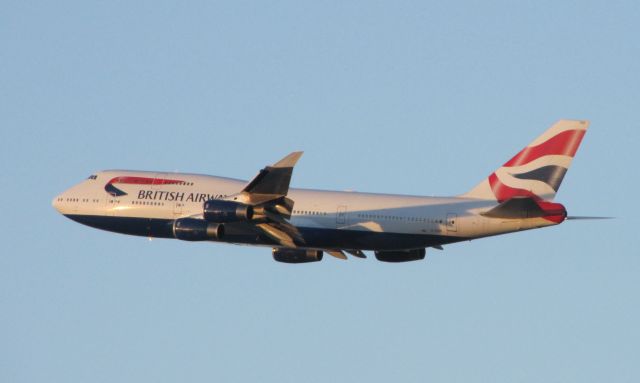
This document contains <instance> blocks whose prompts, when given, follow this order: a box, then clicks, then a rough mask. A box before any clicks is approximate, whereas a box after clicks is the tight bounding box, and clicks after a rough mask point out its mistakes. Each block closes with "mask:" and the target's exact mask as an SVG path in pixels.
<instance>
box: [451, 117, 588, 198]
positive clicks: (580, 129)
mask: <svg viewBox="0 0 640 383" xmlns="http://www.w3.org/2000/svg"><path fill="white" fill-rule="evenodd" d="M588 126H589V122H588V121H574V120H560V121H558V122H557V123H555V124H554V125H553V126H552V127H551V128H549V129H548V130H547V131H546V132H544V133H543V134H542V135H541V136H540V137H538V138H536V139H535V140H534V141H533V142H532V143H530V144H529V145H528V146H527V147H526V148H524V149H522V150H521V151H520V152H519V153H518V154H516V155H515V156H514V157H513V158H512V159H510V160H509V161H507V162H506V163H505V164H504V165H502V167H501V168H499V169H498V170H496V171H495V172H493V173H491V175H490V176H489V177H487V178H486V179H485V180H483V181H482V182H481V183H480V184H478V185H477V186H476V187H475V188H473V189H472V190H471V191H469V192H468V193H466V194H464V195H463V197H468V198H478V199H485V200H495V201H498V202H503V201H506V200H509V199H511V198H514V197H530V198H532V199H534V200H538V201H540V200H546V201H551V200H553V199H554V197H555V196H556V192H557V191H558V189H559V188H560V184H561V183H562V179H563V178H564V175H565V173H566V172H567V170H568V169H569V166H571V161H572V160H573V157H574V156H575V154H576V151H577V150H578V147H579V146H580V143H581V142H582V138H583V137H584V134H585V133H586V131H587V127H588Z"/></svg>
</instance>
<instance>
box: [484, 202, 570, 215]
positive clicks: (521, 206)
mask: <svg viewBox="0 0 640 383" xmlns="http://www.w3.org/2000/svg"><path fill="white" fill-rule="evenodd" d="M566 214H567V213H566V210H565V208H564V206H562V205H561V204H559V203H553V202H545V201H537V200H535V199H533V198H531V197H513V198H510V199H508V200H506V201H504V202H502V203H500V204H499V205H498V206H496V207H494V208H493V209H491V210H489V211H487V212H484V213H482V215H483V216H485V217H489V218H503V219H526V218H537V217H549V216H562V217H563V218H564V217H566Z"/></svg>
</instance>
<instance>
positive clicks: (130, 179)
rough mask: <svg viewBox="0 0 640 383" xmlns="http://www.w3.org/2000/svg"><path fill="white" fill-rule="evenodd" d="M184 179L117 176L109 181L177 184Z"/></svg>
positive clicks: (115, 182) (140, 183) (111, 182)
mask: <svg viewBox="0 0 640 383" xmlns="http://www.w3.org/2000/svg"><path fill="white" fill-rule="evenodd" d="M183 182H184V181H181V180H169V179H163V178H151V177H129V176H123V177H115V178H112V179H111V180H110V181H109V182H108V183H110V184H130V185H176V184H181V183H183Z"/></svg>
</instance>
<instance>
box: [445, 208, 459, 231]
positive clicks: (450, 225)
mask: <svg viewBox="0 0 640 383" xmlns="http://www.w3.org/2000/svg"><path fill="white" fill-rule="evenodd" d="M446 223H447V231H448V232H453V233H455V232H457V231H458V215H457V214H454V213H449V214H447V222H446Z"/></svg>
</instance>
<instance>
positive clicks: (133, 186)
mask: <svg viewBox="0 0 640 383" xmlns="http://www.w3.org/2000/svg"><path fill="white" fill-rule="evenodd" d="M125 178H127V179H133V180H136V179H145V180H167V179H169V180H174V181H175V180H177V181H179V182H172V183H166V184H163V183H159V182H147V183H140V184H138V183H135V181H130V182H129V183H124V182H123V183H121V184H119V183H118V181H115V182H114V183H113V186H114V187H116V188H117V191H118V192H119V193H115V194H114V193H110V192H108V190H107V189H106V188H105V185H106V184H108V183H109V182H110V180H114V179H120V180H121V179H125ZM244 185H246V182H245V181H241V180H236V179H231V178H224V177H215V176H208V175H198V174H185V173H163V172H142V171H122V170H111V171H103V172H99V173H96V174H95V175H92V176H91V177H89V179H87V180H85V181H84V182H82V183H80V184H78V185H76V186H74V187H72V188H70V189H68V190H66V191H65V192H63V193H62V194H60V195H59V196H57V197H56V198H55V199H54V200H53V205H54V207H55V208H56V209H57V210H58V211H59V212H60V213H62V214H64V215H65V216H67V217H69V218H71V219H73V220H76V221H78V222H81V223H84V224H87V225H90V226H93V227H97V228H101V229H105V230H111V231H116V232H121V233H125V234H134V235H145V236H152V237H155V236H158V237H171V235H170V230H167V229H166V227H168V225H170V224H171V222H173V221H174V220H176V219H179V218H183V217H198V218H201V217H202V213H203V204H204V202H206V201H207V200H210V199H223V198H226V197H228V196H231V195H234V194H236V193H238V192H239V191H240V190H242V188H243V186H244ZM287 197H288V198H290V199H291V200H293V201H294V202H295V204H294V207H293V212H292V215H291V218H290V219H289V222H290V223H291V224H292V225H294V226H295V227H297V228H299V229H300V230H301V231H302V234H303V236H305V238H308V239H309V247H310V248H311V247H312V248H337V247H340V248H357V249H363V250H376V249H406V248H418V247H428V246H439V245H442V244H447V243H452V242H458V241H462V240H469V239H474V238H479V237H485V236H490V235H496V234H502V233H507V232H513V231H518V230H525V229H531V228H538V227H543V226H550V225H554V224H555V223H554V222H550V221H548V220H545V219H543V218H528V219H498V218H488V217H485V216H483V215H481V213H484V212H486V211H488V210H489V209H491V208H494V207H495V206H496V205H497V203H496V202H495V201H489V200H482V199H474V198H461V197H447V198H438V197H419V196H406V195H391V194H373V193H359V192H342V191H323V190H312V189H294V188H291V189H289V193H288V195H287ZM143 226H144V227H143ZM243 230H244V229H243V228H242V227H240V226H239V227H238V229H237V232H238V235H237V236H235V237H234V236H233V230H232V231H231V234H232V235H231V236H229V238H228V240H225V242H233V243H249V244H257V245H267V246H274V243H272V242H270V241H268V240H265V239H264V238H262V239H260V238H257V236H256V235H255V233H252V232H250V231H249V232H246V231H244V232H243ZM319 233H321V234H319ZM324 242H326V243H324ZM276 246H277V245H276Z"/></svg>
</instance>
